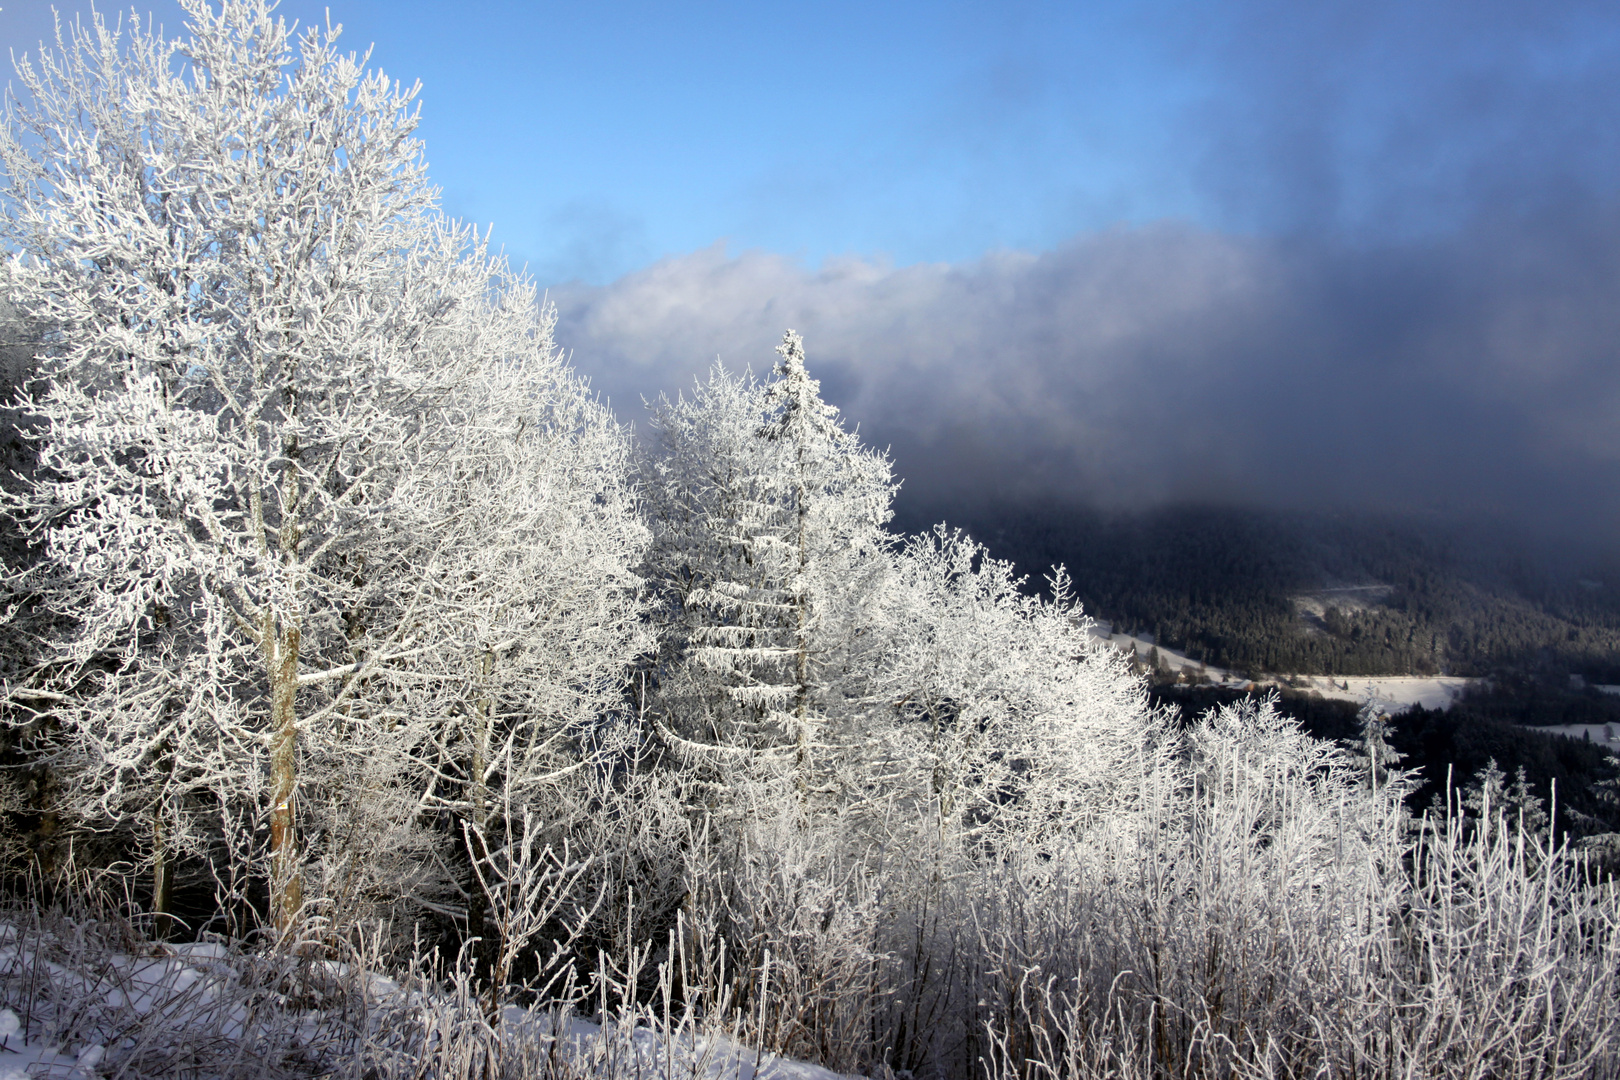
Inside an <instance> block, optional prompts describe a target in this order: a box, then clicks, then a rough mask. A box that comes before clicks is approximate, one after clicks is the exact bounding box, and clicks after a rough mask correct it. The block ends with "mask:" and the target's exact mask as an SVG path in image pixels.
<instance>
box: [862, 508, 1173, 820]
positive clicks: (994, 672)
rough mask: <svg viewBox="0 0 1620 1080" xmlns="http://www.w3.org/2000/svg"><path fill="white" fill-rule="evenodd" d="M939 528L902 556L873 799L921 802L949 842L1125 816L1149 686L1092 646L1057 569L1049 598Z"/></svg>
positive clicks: (892, 592) (878, 694)
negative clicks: (1122, 782)
mask: <svg viewBox="0 0 1620 1080" xmlns="http://www.w3.org/2000/svg"><path fill="white" fill-rule="evenodd" d="M1022 584H1023V581H1022V579H1021V578H1019V577H1017V576H1016V575H1015V574H1014V572H1013V568H1012V566H1011V564H1009V563H1006V562H1002V561H999V560H996V559H993V558H991V557H990V556H989V553H988V551H987V550H986V549H985V548H983V547H981V546H980V545H978V544H976V543H974V542H973V541H972V540H971V539H969V538H968V537H966V536H964V535H963V534H961V533H959V532H955V531H952V530H950V529H948V528H946V527H945V526H940V527H939V528H937V529H936V530H934V532H933V533H931V534H927V535H922V536H917V537H913V538H912V539H911V540H910V541H909V542H908V543H907V544H906V545H905V546H904V548H903V549H902V550H901V551H900V552H898V553H897V555H896V558H895V570H894V572H893V575H892V580H891V582H890V588H889V590H888V592H887V595H886V598H885V599H884V601H883V603H884V608H885V610H884V613H883V615H884V617H883V624H884V640H883V642H882V646H881V648H882V652H881V654H880V656H879V657H878V658H876V660H875V662H874V663H873V664H872V671H873V674H872V681H871V684H870V693H871V695H872V701H873V704H874V706H876V707H878V708H880V709H883V710H884V711H886V712H887V713H888V714H889V715H890V716H891V717H892V718H893V722H892V724H891V725H887V726H886V728H885V730H886V735H885V743H886V760H885V765H884V767H883V768H880V769H879V770H877V771H876V772H875V773H874V774H873V775H872V778H871V783H872V785H873V788H874V790H877V791H884V790H887V791H890V792H891V793H892V792H894V791H896V790H898V791H904V792H906V793H907V797H908V798H912V799H916V800H918V802H919V803H921V804H922V805H921V806H919V807H918V809H919V810H922V811H923V814H924V816H925V817H928V818H931V819H933V820H934V821H935V822H936V825H937V828H938V829H939V831H940V834H941V835H942V836H946V835H949V834H953V833H956V832H957V831H958V830H965V831H966V832H967V833H969V834H971V833H973V832H977V831H980V830H982V829H984V828H986V827H992V828H995V829H1002V830H1011V831H1017V832H1021V833H1023V834H1025V835H1028V834H1029V830H1035V831H1036V832H1039V831H1040V830H1042V829H1044V828H1046V827H1051V826H1056V827H1061V828H1073V827H1075V826H1077V825H1083V824H1084V822H1085V821H1086V820H1088V819H1092V818H1095V817H1096V815H1097V814H1098V813H1100V812H1102V811H1104V810H1105V809H1117V805H1118V799H1119V796H1120V794H1121V793H1120V791H1119V790H1118V783H1117V781H1118V779H1119V777H1120V776H1122V775H1125V774H1127V773H1129V772H1130V771H1131V770H1132V769H1133V768H1134V767H1135V766H1136V765H1137V764H1138V763H1137V758H1138V756H1139V755H1140V754H1141V753H1142V752H1143V751H1144V745H1145V744H1144V740H1145V739H1147V738H1148V737H1149V734H1150V731H1151V730H1152V729H1154V728H1155V727H1156V726H1157V721H1156V719H1155V718H1154V717H1153V716H1152V714H1151V711H1150V709H1149V707H1148V704H1147V698H1146V690H1145V686H1144V684H1143V683H1142V681H1141V679H1139V678H1137V677H1135V676H1133V675H1132V674H1131V672H1130V670H1129V665H1128V661H1127V660H1126V659H1125V658H1124V657H1123V656H1122V654H1120V653H1119V652H1117V651H1115V650H1113V649H1111V648H1108V647H1107V646H1106V645H1103V644H1101V643H1099V642H1097V641H1096V640H1095V639H1093V638H1092V637H1091V635H1090V634H1089V632H1088V624H1089V620H1087V619H1086V618H1085V617H1084V615H1083V614H1082V612H1081V611H1080V608H1079V605H1078V604H1076V603H1075V602H1074V600H1073V597H1072V595H1071V594H1070V589H1069V583H1068V578H1067V576H1066V575H1065V574H1064V573H1063V572H1062V571H1061V570H1059V571H1057V572H1056V573H1055V574H1054V576H1053V578H1052V580H1051V581H1050V582H1049V583H1048V584H1049V585H1050V596H1049V597H1044V598H1043V597H1040V596H1035V595H1030V594H1028V593H1025V592H1024V591H1022V589H1021V588H1020V586H1021V585H1022Z"/></svg>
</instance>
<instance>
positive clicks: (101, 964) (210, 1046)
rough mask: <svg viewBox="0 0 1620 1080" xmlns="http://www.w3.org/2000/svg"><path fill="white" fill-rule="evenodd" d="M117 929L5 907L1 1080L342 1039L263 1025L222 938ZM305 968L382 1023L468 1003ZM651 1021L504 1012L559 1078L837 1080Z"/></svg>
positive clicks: (296, 1015)
mask: <svg viewBox="0 0 1620 1080" xmlns="http://www.w3.org/2000/svg"><path fill="white" fill-rule="evenodd" d="M108 933H109V927H108V926H107V925H105V924H104V923H101V922H99V921H97V920H82V921H77V922H76V921H73V920H69V919H61V920H55V921H52V922H51V923H50V925H49V926H48V927H47V926H46V925H45V924H42V923H40V922H37V921H35V920H31V919H29V918H27V917H23V918H22V919H19V920H17V921H16V922H15V924H14V923H13V922H10V921H7V916H5V915H0V1080H45V1078H51V1080H92V1078H99V1077H103V1076H107V1075H123V1074H124V1072H125V1070H126V1068H127V1067H129V1066H130V1065H131V1064H132V1063H133V1062H135V1061H138V1064H135V1069H136V1074H137V1075H140V1076H146V1077H150V1076H156V1075H168V1072H167V1071H166V1068H167V1066H165V1065H164V1064H163V1059H164V1058H165V1052H168V1051H177V1050H180V1049H181V1048H180V1047H179V1046H178V1044H179V1043H189V1044H195V1045H191V1046H188V1047H186V1048H185V1051H184V1052H181V1053H179V1054H178V1055H171V1056H174V1058H175V1060H186V1061H187V1062H188V1064H190V1065H196V1064H197V1062H198V1059H199V1058H201V1059H206V1060H208V1061H220V1062H228V1061H230V1060H231V1059H232V1058H233V1057H234V1058H238V1060H237V1061H235V1062H234V1067H233V1068H232V1069H231V1070H230V1071H231V1075H232V1076H241V1075H249V1074H245V1073H243V1071H242V1068H241V1065H242V1061H241V1060H240V1055H239V1054H237V1053H234V1052H233V1048H236V1047H242V1048H243V1049H246V1048H247V1047H248V1046H249V1045H251V1044H254V1043H258V1044H260V1046H261V1047H262V1046H263V1045H264V1044H265V1042H266V1040H265V1038H264V1037H265V1035H266V1034H269V1033H271V1032H272V1030H279V1031H280V1032H281V1033H282V1035H283V1036H288V1037H284V1038H282V1039H281V1040H279V1041H280V1042H281V1044H282V1045H284V1046H287V1047H296V1046H303V1047H306V1048H310V1049H311V1050H312V1051H313V1053H314V1055H315V1057H316V1058H318V1059H319V1060H320V1061H322V1062H325V1063H326V1065H328V1066H330V1065H332V1064H334V1061H333V1058H332V1056H331V1055H332V1053H333V1051H334V1048H336V1047H338V1046H341V1045H347V1044H346V1043H342V1042H340V1041H336V1040H330V1039H328V1040H325V1041H324V1043H323V1040H322V1039H321V1038H320V1035H319V1030H318V1029H321V1028H322V1027H325V1026H328V1025H327V1024H326V1023H325V1021H327V1020H330V1019H331V1018H330V1017H326V1016H324V1015H323V1012H322V1010H321V1009H319V1008H310V1009H304V1010H299V1009H285V1008H282V1009H280V1010H279V1012H280V1015H281V1016H282V1017H283V1019H282V1022H281V1023H279V1024H278V1023H277V1022H276V1021H275V1020H274V1019H272V1020H271V1021H270V1024H269V1025H268V1026H267V1025H266V1024H265V1023H264V1018H263V1017H260V1018H259V1022H258V1023H257V1024H256V1023H255V1020H254V1019H253V1018H252V1017H250V1016H249V1012H250V1011H252V1010H256V1009H259V1008H262V1006H264V1005H265V1004H266V1003H267V1002H266V999H265V998H264V995H263V994H262V993H260V994H258V995H255V994H253V993H252V992H251V991H250V990H247V989H246V988H245V987H244V985H243V981H244V976H245V975H246V974H247V968H249V967H251V966H252V959H251V958H250V957H248V956H246V955H244V954H241V953H234V952H233V951H232V950H231V949H229V948H228V947H227V946H225V945H224V944H222V943H219V942H201V943H192V944H156V943H140V944H137V945H136V946H135V948H136V951H137V952H139V953H140V955H130V953H129V952H127V951H122V950H121V949H120V948H117V947H113V946H112V944H111V939H110V938H109V937H107V936H106V935H108ZM126 947H127V946H126ZM289 970H290V969H289ZM304 970H305V971H307V972H309V973H312V974H313V975H314V977H315V983H313V984H311V985H324V984H325V983H326V982H327V981H328V979H329V981H330V985H331V986H334V987H336V986H347V987H349V988H351V990H357V989H358V988H359V986H360V985H363V986H365V987H366V988H367V989H366V990H365V997H366V998H367V999H368V1000H369V1001H370V1002H371V1006H370V1007H369V1008H368V1009H366V1010H362V1014H364V1013H369V1014H371V1015H372V1016H373V1023H375V1022H376V1018H377V1017H381V1016H386V1015H387V1014H388V1013H389V1010H390V1009H391V1008H394V1009H398V1008H404V1009H405V1010H407V1011H412V1012H413V1015H414V1013H415V1012H420V1016H416V1017H415V1018H414V1019H409V1020H408V1021H407V1023H408V1025H409V1026H418V1025H420V1026H422V1027H425V1028H426V1029H427V1030H429V1031H432V1030H438V1031H439V1032H440V1033H441V1034H440V1035H439V1036H437V1037H439V1038H443V1037H446V1036H445V1035H444V1034H443V1033H444V1032H446V1031H448V1030H449V1028H448V1027H446V1026H444V1024H443V1023H442V1020H443V1019H444V1018H452V1019H451V1023H450V1026H451V1027H453V1026H454V1022H455V1021H454V1019H453V1018H455V1017H456V1016H457V1014H458V1011H459V1013H460V1019H461V1020H465V1019H466V1007H465V1003H464V1002H463V1003H461V1005H460V1007H459V1009H458V1005H457V1003H456V1002H455V1001H453V1000H452V999H451V998H449V997H447V998H445V999H444V1000H443V1001H440V1000H439V999H438V997H437V996H429V997H424V996H423V995H422V994H421V993H420V992H411V993H407V992H406V991H405V990H404V989H402V988H401V986H400V985H399V984H398V983H396V982H395V981H394V980H392V979H389V978H386V977H384V976H381V975H370V976H367V977H365V978H364V979H363V980H361V982H360V983H356V982H354V981H353V980H352V979H351V978H350V976H351V975H352V974H353V969H351V968H349V967H348V966H347V965H344V964H338V963H333V962H330V961H320V960H317V961H313V962H310V963H309V966H308V967H307V968H305V969H304ZM249 978H250V979H251V976H249ZM253 981H257V980H253ZM316 992H317V993H319V992H320V991H319V990H317V991H316ZM274 996H275V995H274V994H272V997H274ZM340 996H341V995H340ZM334 1000H335V999H334ZM255 1001H257V1004H255ZM273 1011H274V1010H273ZM472 1011H473V1012H474V1013H475V1014H476V1013H477V1012H478V1011H479V1010H478V1009H477V1008H476V1007H475V1008H474V1009H473V1010H472ZM440 1013H443V1017H439V1015H438V1014H440ZM559 1019H560V1023H559ZM650 1019H651V1018H649V1017H647V1016H645V1015H642V1014H637V1015H636V1016H633V1017H630V1018H629V1019H628V1020H610V1021H609V1022H608V1023H607V1024H606V1025H605V1026H604V1025H600V1024H597V1023H592V1022H591V1021H589V1020H585V1019H582V1018H580V1017H577V1016H575V1015H574V1014H573V1013H572V1012H570V1011H568V1010H566V1009H563V1010H557V1009H552V1008H547V1007H543V1006H537V1007H535V1008H533V1009H529V1010H525V1009H520V1008H517V1007H515V1006H511V1007H508V1008H507V1009H506V1010H505V1011H504V1012H503V1013H502V1014H501V1022H500V1025H499V1027H500V1041H501V1043H503V1044H505V1045H507V1046H509V1047H512V1048H514V1049H515V1048H517V1047H519V1046H522V1045H527V1046H531V1047H534V1048H536V1049H537V1050H538V1053H537V1054H527V1055H525V1054H521V1053H520V1054H518V1057H519V1059H524V1058H528V1059H536V1060H543V1059H545V1058H547V1057H549V1055H550V1054H551V1053H552V1052H555V1053H556V1054H557V1055H558V1057H560V1058H561V1064H562V1068H561V1069H560V1070H558V1071H557V1073H556V1074H558V1075H564V1076H574V1077H578V1078H579V1080H841V1078H840V1076H839V1074H837V1073H834V1072H832V1071H830V1070H828V1069H825V1068H822V1067H820V1066H817V1065H811V1064H807V1063H805V1062H802V1061H795V1060H791V1059H787V1058H783V1057H779V1056H777V1055H775V1054H771V1053H767V1052H764V1051H762V1050H761V1049H759V1048H758V1047H755V1046H751V1045H748V1044H747V1042H746V1041H745V1040H739V1039H736V1038H733V1037H732V1036H731V1033H730V1032H728V1031H727V1030H725V1029H718V1030H711V1029H709V1028H708V1027H707V1026H706V1025H703V1024H701V1023H694V1024H688V1025H687V1026H686V1027H685V1028H682V1027H680V1026H679V1025H674V1026H667V1025H660V1024H658V1023H657V1022H656V1020H653V1021H652V1022H651V1023H649V1020H650ZM383 1022H384V1023H385V1024H386V1023H388V1021H386V1020H384V1021H383ZM694 1029H696V1030H694ZM486 1030H487V1029H486ZM553 1032H556V1034H555V1035H554V1034H553ZM433 1038H434V1037H433V1036H430V1039H429V1041H430V1042H431V1041H432V1039H433ZM272 1041H276V1040H274V1039H272ZM553 1046H554V1047H555V1050H554V1051H552V1050H549V1049H548V1048H549V1047H553ZM154 1052H156V1057H157V1058H158V1059H159V1060H158V1062H157V1064H156V1066H155V1067H156V1068H157V1070H158V1071H157V1072H154V1071H153V1069H154V1062H153V1057H154ZM171 1064H172V1062H171ZM406 1064H407V1066H408V1068H407V1070H406V1071H407V1073H409V1074H410V1075H417V1072H416V1070H415V1065H414V1059H410V1060H408V1061H407V1062H406ZM201 1068H202V1069H203V1071H202V1072H200V1073H197V1075H199V1076H211V1075H214V1073H213V1071H212V1070H211V1068H210V1067H209V1066H208V1065H206V1064H204V1065H202V1066H201ZM544 1071H545V1074H546V1075H553V1071H552V1070H544ZM299 1075H302V1073H300V1074H299ZM389 1075H394V1073H393V1072H389ZM433 1075H439V1074H438V1073H437V1072H435V1073H433ZM457 1075H459V1074H457ZM525 1075H527V1074H525Z"/></svg>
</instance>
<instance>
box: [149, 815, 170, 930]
mask: <svg viewBox="0 0 1620 1080" xmlns="http://www.w3.org/2000/svg"><path fill="white" fill-rule="evenodd" d="M168 843H169V841H168V837H166V836H164V835H163V802H162V800H161V799H160V800H159V801H158V805H157V807H156V808H155V809H154V810H153V811H152V935H153V936H154V937H156V938H157V939H158V940H159V941H162V940H164V939H166V938H168V936H169V935H170V934H171V933H173V932H174V919H173V918H172V917H171V916H170V915H169V901H170V899H171V894H172V893H173V891H174V865H173V864H172V863H171V862H170V861H169V850H168Z"/></svg>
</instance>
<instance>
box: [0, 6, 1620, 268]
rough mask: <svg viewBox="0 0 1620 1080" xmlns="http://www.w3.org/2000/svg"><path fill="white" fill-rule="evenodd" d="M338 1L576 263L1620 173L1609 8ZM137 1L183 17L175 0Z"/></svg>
mask: <svg viewBox="0 0 1620 1080" xmlns="http://www.w3.org/2000/svg"><path fill="white" fill-rule="evenodd" d="M50 6H51V5H50V4H48V3H45V2H43V0H11V2H10V3H7V4H5V5H4V10H0V42H3V43H4V44H6V45H8V46H10V47H12V48H16V47H18V46H22V47H24V48H27V47H30V46H31V44H32V42H34V41H37V40H38V38H39V37H40V35H41V34H43V33H45V32H46V31H47V29H48V25H49V24H48V19H49V14H48V12H49V8H50ZM58 6H59V8H60V10H62V11H63V12H64V14H72V13H74V12H77V11H83V10H85V9H87V7H88V5H87V4H84V3H82V2H79V0H64V2H62V3H60V4H59V5H58ZM328 6H329V7H330V10H331V14H332V17H333V18H334V19H335V20H336V21H338V22H341V23H342V24H343V25H344V27H345V37H346V39H347V43H348V44H349V45H350V46H352V47H355V48H359V49H364V48H365V47H367V46H369V45H374V46H375V52H374V54H373V57H374V62H375V64H377V65H378V66H381V67H382V68H383V69H384V70H385V71H387V72H388V73H389V74H390V75H392V76H394V77H397V78H401V79H404V80H405V81H407V82H409V81H413V80H417V79H420V80H421V82H422V84H423V96H422V100H423V117H424V122H423V126H422V134H423V137H424V139H425V140H426V142H427V145H428V156H429V162H430V165H431V169H432V174H433V176H434V178H435V180H436V181H437V182H438V183H439V184H440V185H441V186H442V187H443V188H444V191H445V203H446V206H447V207H448V208H449V209H450V211H451V212H452V213H454V214H456V215H457V216H461V217H464V218H467V219H469V220H475V221H479V222H483V223H491V222H492V223H493V224H494V226H495V234H496V237H497V239H498V240H499V241H500V242H502V243H504V244H505V245H506V247H507V249H508V250H509V251H511V252H512V253H513V254H514V255H515V256H517V257H519V258H521V259H523V260H525V261H527V262H529V264H530V265H531V266H532V267H533V268H534V270H535V272H536V274H537V275H538V276H540V277H542V278H544V279H547V280H552V281H563V280H568V279H570V278H580V279H583V280H585V281H587V282H591V283H596V284H601V283H605V282H607V281H609V280H612V279H614V278H616V277H618V276H619V275H622V274H624V273H626V272H628V271H631V270H634V269H636V268H638V267H640V266H644V265H646V264H648V263H651V262H652V261H654V260H655V259H658V258H661V257H665V256H670V255H676V254H681V253H686V252H691V251H694V250H697V249H699V248H703V247H706V246H708V245H710V244H712V243H714V242H716V241H720V240H724V241H725V242H727V244H728V245H729V246H730V247H731V248H732V249H733V250H746V249H753V248H759V249H764V250H768V251H772V252H777V253H782V254H787V255H792V256H795V257H797V258H799V259H802V260H805V261H807V262H808V263H809V264H811V265H816V264H819V262H820V261H821V260H822V259H824V258H825V257H826V256H828V255H849V254H853V255H859V256H863V257H884V258H887V259H890V260H892V261H893V262H894V263H895V264H897V265H902V266H903V265H908V264H911V263H915V262H919V261H958V260H963V259H970V258H973V257H976V256H978V255H981V254H983V253H985V252H987V251H992V250H996V249H1003V248H1013V249H1028V250H1049V249H1051V248H1054V247H1055V246H1057V245H1059V244H1061V243H1062V242H1064V241H1066V240H1068V239H1070V238H1072V237H1074V236H1076V235H1079V234H1083V233H1087V232H1091V231H1095V230H1098V229H1102V228H1106V227H1109V226H1113V225H1118V224H1143V223H1147V222H1152V221H1157V220H1162V219H1179V220H1186V221H1191V222H1195V223H1197V224H1200V225H1204V226H1207V227H1211V228H1217V229H1224V230H1236V231H1252V232H1259V233H1282V232H1306V233H1310V232H1323V231H1327V232H1334V233H1339V234H1344V235H1349V236H1352V237H1359V238H1363V239H1366V238H1378V237H1384V236H1390V235H1410V234H1414V233H1424V232H1429V231H1434V230H1443V229H1447V228H1452V227H1455V226H1456V225H1457V224H1458V220H1459V218H1460V217H1462V216H1465V215H1467V214H1469V213H1472V212H1475V211H1476V210H1477V209H1478V208H1479V205H1480V203H1481V201H1482V200H1489V199H1509V200H1515V201H1517V202H1523V201H1524V200H1526V199H1535V198H1537V197H1541V196H1544V195H1545V194H1546V190H1543V189H1557V188H1559V187H1592V188H1598V189H1604V190H1612V189H1613V187H1614V186H1615V183H1616V176H1617V163H1620V152H1617V141H1616V140H1617V136H1616V128H1617V126H1620V125H1617V124H1616V123H1615V122H1616V120H1620V103H1617V100H1616V99H1617V95H1616V94H1615V92H1614V91H1615V90H1616V89H1617V87H1616V84H1615V81H1614V80H1615V73H1616V59H1617V55H1620V16H1617V14H1616V11H1615V9H1614V8H1613V6H1612V5H1604V4H1585V5H1582V4H1556V3H1555V4H1528V3H1526V4H1503V3H1493V2H1491V0H1474V2H1468V3H1424V2H1421V0H1419V2H1414V3H1379V2H1368V3H1354V4H1352V3H1333V2H1328V3H1322V4H1310V5H1305V4H1298V3H1228V4H1218V3H1196V2H1169V0H1147V2H1139V3H1118V2H1115V3H1095V4H1080V3H1066V4H1056V3H1009V2H1002V3H995V4H986V3H936V4H918V3H887V4H878V5H873V4H870V3H860V4H857V3H839V2H831V3H817V4H768V3H757V2H756V3H700V4H687V5H676V4H667V3H600V4H549V3H515V2H508V3H498V2H488V0H471V2H465V3H457V4H443V3H429V2H420V0H418V2H392V3H377V2H374V0H334V2H333V3H332V4H330V5H326V4H323V3H319V2H309V0H286V2H285V3H283V4H282V6H281V8H280V11H281V13H282V14H284V15H285V16H287V17H289V18H296V19H298V20H299V21H300V22H302V23H304V24H306V25H307V24H309V23H311V22H320V21H322V20H323V19H324V17H325V11H326V10H327V9H328ZM103 10H104V11H106V12H107V13H109V14H111V13H116V12H118V11H121V10H123V9H122V8H120V7H118V6H116V5H113V4H105V5H103ZM139 10H143V11H147V10H150V11H151V12H153V13H154V14H155V15H156V16H157V18H158V20H159V21H160V22H162V23H163V24H164V25H165V26H166V27H167V28H169V29H171V30H178V28H179V25H180V23H181V21H182V17H181V15H180V14H179V10H178V7H177V5H175V4H174V3H173V0H162V2H161V3H155V4H154V3H151V2H147V3H145V4H144V5H142V6H140V7H139ZM1605 99H1606V100H1605Z"/></svg>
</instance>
